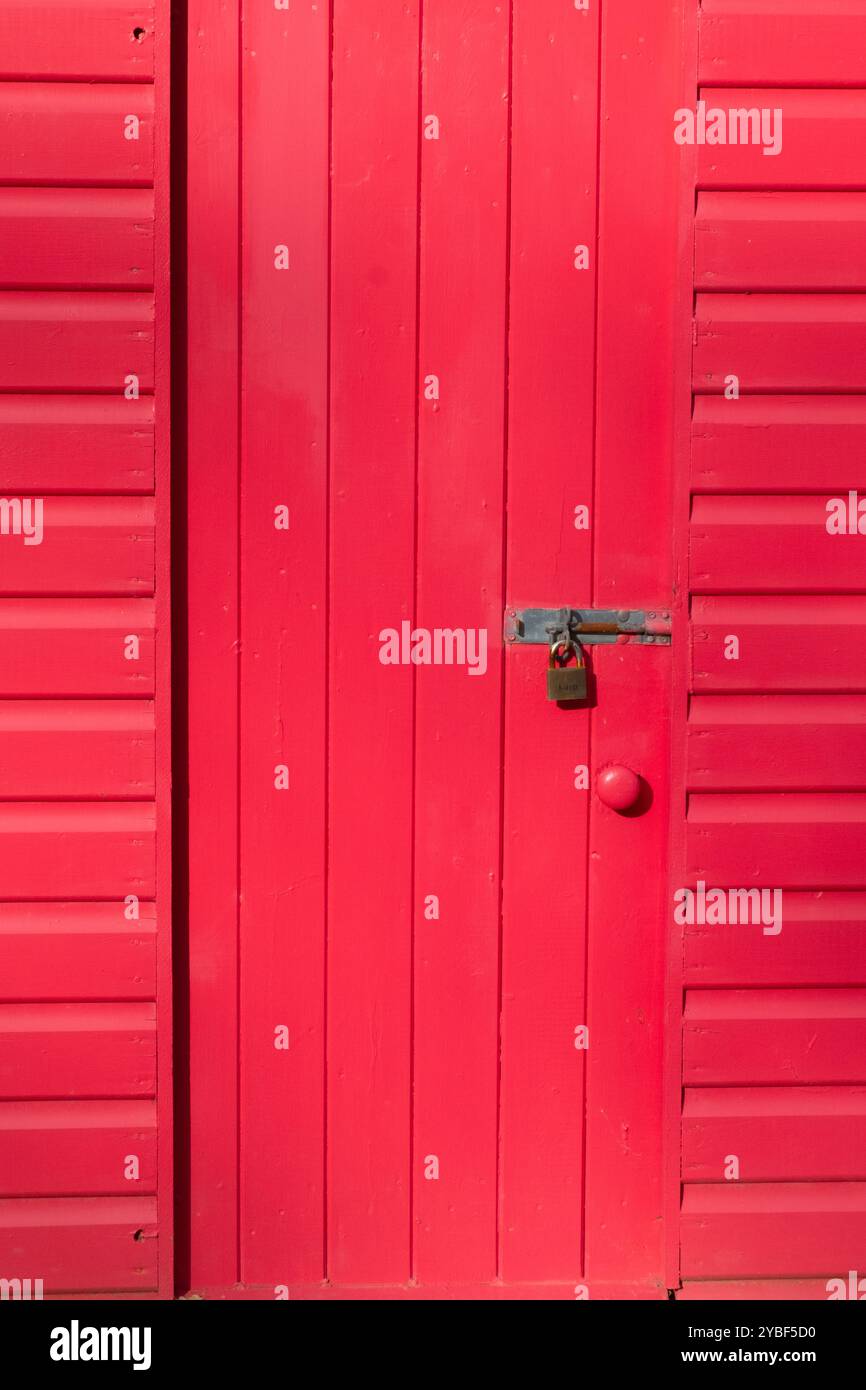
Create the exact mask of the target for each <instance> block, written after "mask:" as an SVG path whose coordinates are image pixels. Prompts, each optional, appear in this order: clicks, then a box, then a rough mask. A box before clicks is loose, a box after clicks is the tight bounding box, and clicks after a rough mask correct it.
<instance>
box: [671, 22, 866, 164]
mask: <svg viewBox="0 0 866 1390" xmlns="http://www.w3.org/2000/svg"><path fill="white" fill-rule="evenodd" d="M860 24H861V30H862V19H861V21H860ZM700 99H701V100H702V101H705V102H706V104H707V110H708V111H715V110H719V109H721V110H723V111H725V112H728V111H730V110H735V111H738V110H746V111H754V110H758V111H763V110H768V111H777V110H779V111H781V112H782V121H781V148H780V149H779V151H778V153H777V154H770V155H765V154H764V152H763V149H762V148H761V146H760V145H759V144H751V143H737V144H725V145H710V144H704V145H699V146H698V187H700V188H713V189H721V188H738V189H751V188H755V189H762V188H763V189H770V188H774V189H791V190H797V189H810V190H811V189H815V190H818V189H834V188H838V189H862V187H863V185H864V183H866V147H864V140H863V135H864V130H866V91H862V90H860V91H844V90H834V91H797V90H795V89H792V88H790V87H787V88H774V87H754V88H751V87H745V88H730V87H729V88H724V87H719V88H716V87H702V88H701V89H700ZM774 129H775V130H776V131H777V132H778V129H779V125H778V118H775V126H771V127H770V129H769V133H770V135H771V136H772V134H773V130H774Z"/></svg>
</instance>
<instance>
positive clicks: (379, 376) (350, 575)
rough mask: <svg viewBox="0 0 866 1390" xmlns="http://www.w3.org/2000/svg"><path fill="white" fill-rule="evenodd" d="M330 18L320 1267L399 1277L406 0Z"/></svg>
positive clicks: (408, 450)
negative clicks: (324, 1112)
mask: <svg viewBox="0 0 866 1390" xmlns="http://www.w3.org/2000/svg"><path fill="white" fill-rule="evenodd" d="M334 26H335V29H334V32H335V36H336V40H335V43H334V67H333V128H332V184H331V197H332V223H331V248H332V249H331V315H332V318H331V324H332V328H331V494H330V495H331V519H330V538H331V568H330V607H329V634H330V637H329V643H330V650H331V661H330V689H329V709H330V752H329V883H330V893H329V915H328V1022H327V1031H328V1059H327V1068H328V1072H327V1074H328V1120H327V1124H328V1169H327V1178H326V1181H327V1187H328V1217H327V1222H328V1271H329V1275H330V1277H331V1278H333V1279H335V1280H337V1281H340V1280H351V1279H354V1280H356V1281H359V1282H367V1281H371V1282H381V1281H387V1280H394V1281H399V1280H402V1279H405V1278H407V1277H408V1275H409V1270H410V1266H409V1244H410V1222H411V1212H410V1183H411V1181H412V1178H413V1176H414V1177H415V1178H417V1179H418V1180H419V1181H423V1178H422V1177H421V1175H419V1174H415V1175H412V1174H411V1172H410V1166H409V1165H410V1157H409V1155H410V1150H409V1117H410V1076H411V1064H410V1048H411V1039H412V1028H411V1007H410V990H409V982H410V980H411V924H412V920H413V916H414V914H413V911H412V891H413V886H412V878H411V846H412V761H413V759H412V674H411V672H410V669H409V668H408V667H405V666H400V667H394V666H384V665H382V664H381V663H380V662H379V660H378V649H379V633H380V632H381V631H382V630H383V629H384V628H387V627H394V626H397V627H399V624H400V622H401V620H402V619H404V618H411V616H412V610H413V603H414V580H415V575H414V571H415V557H414V512H415V467H414V450H415V411H416V402H417V389H416V380H417V378H416V372H415V361H414V351H413V345H414V343H415V335H416V313H415V309H416V271H417V266H416V260H417V256H416V240H417V215H418V214H417V186H418V143H419V132H418V59H419V37H420V35H419V15H418V4H417V0H412V3H409V4H406V5H405V6H401V7H400V10H399V13H398V12H397V11H396V10H395V9H394V7H393V6H392V5H390V4H387V3H386V0H364V3H363V4H362V5H361V6H357V5H352V6H349V5H348V4H347V3H346V0H336V3H335V6H334ZM383 131H387V132H388V140H387V142H383V139H382V133H383ZM350 613H351V614H354V615H357V621H355V620H353V621H347V615H348V614H350ZM424 674H429V672H425V673H424ZM362 788H363V808H362V806H361V803H360V802H359V799H358V798H359V793H360V792H361V789H362ZM362 1039H364V1041H363V1042H362V1041H361V1040H362ZM359 1136H363V1137H362V1139H361V1146H362V1147H361V1153H362V1154H363V1157H362V1159H361V1161H360V1162H359V1150H358V1142H359Z"/></svg>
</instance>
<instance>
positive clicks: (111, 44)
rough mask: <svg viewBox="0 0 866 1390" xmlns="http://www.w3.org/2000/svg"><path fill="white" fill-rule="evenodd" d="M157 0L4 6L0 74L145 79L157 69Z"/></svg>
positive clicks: (15, 0) (12, 1)
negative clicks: (35, 8)
mask: <svg viewBox="0 0 866 1390" xmlns="http://www.w3.org/2000/svg"><path fill="white" fill-rule="evenodd" d="M154 18H155V16H154V4H153V3H152V0H91V3H87V0H50V3H49V4H46V5H44V6H43V8H42V10H41V12H40V15H39V21H38V22H37V20H36V17H35V16H34V13H33V7H32V5H30V4H28V3H27V0H7V3H5V4H4V5H3V8H2V11H0V54H2V58H0V78H2V79H3V80H6V81H8V80H9V79H10V78H11V79H15V78H24V79H27V80H31V79H33V78H37V77H38V78H42V79H43V80H48V81H50V80H51V79H52V78H60V79H69V78H77V79H79V80H94V79H99V80H100V81H102V82H121V81H125V82H130V81H133V82H145V81H149V80H151V79H152V77H153V71H154Z"/></svg>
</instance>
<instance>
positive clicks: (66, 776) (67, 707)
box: [0, 700, 155, 799]
mask: <svg viewBox="0 0 866 1390" xmlns="http://www.w3.org/2000/svg"><path fill="white" fill-rule="evenodd" d="M154 763H155V758H154V728H153V709H152V706H151V705H150V703H149V702H145V701H137V700H122V701H118V702H117V703H113V702H109V701H99V702H93V701H78V702H72V701H54V700H33V701H27V702H23V701H12V700H10V701H4V702H2V703H0V796H2V797H13V798H14V797H23V796H33V797H54V796H57V797H81V798H86V799H90V798H98V797H112V796H114V797H121V796H122V797H129V798H135V799H140V798H145V797H152V796H153V794H154V773H155V767H154Z"/></svg>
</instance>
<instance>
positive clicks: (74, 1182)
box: [0, 1100, 157, 1197]
mask: <svg viewBox="0 0 866 1390" xmlns="http://www.w3.org/2000/svg"><path fill="white" fill-rule="evenodd" d="M156 1132H157V1126H156V1104H155V1102H154V1101H152V1100H141V1101H139V1100H134V1101H119V1100H92V1101H89V1100H74V1101H71V1100H21V1101H15V1100H13V1101H4V1102H3V1104H2V1105H0V1194H2V1196H4V1197H18V1196H28V1197H43V1196H45V1197H50V1196H52V1195H53V1194H54V1193H55V1192H56V1191H57V1174H58V1172H62V1173H63V1186H64V1191H65V1193H66V1195H67V1196H69V1197H87V1196H93V1195H105V1196H110V1195H120V1194H123V1195H124V1196H129V1195H130V1194H134V1195H135V1196H150V1195H152V1194H153V1193H154V1192H155V1191H156ZM130 1158H136V1159H138V1174H139V1176H138V1177H137V1178H134V1177H130V1176H127V1174H130V1173H131V1172H132V1171H133V1170H132V1165H131V1164H130V1162H129V1159H130Z"/></svg>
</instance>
